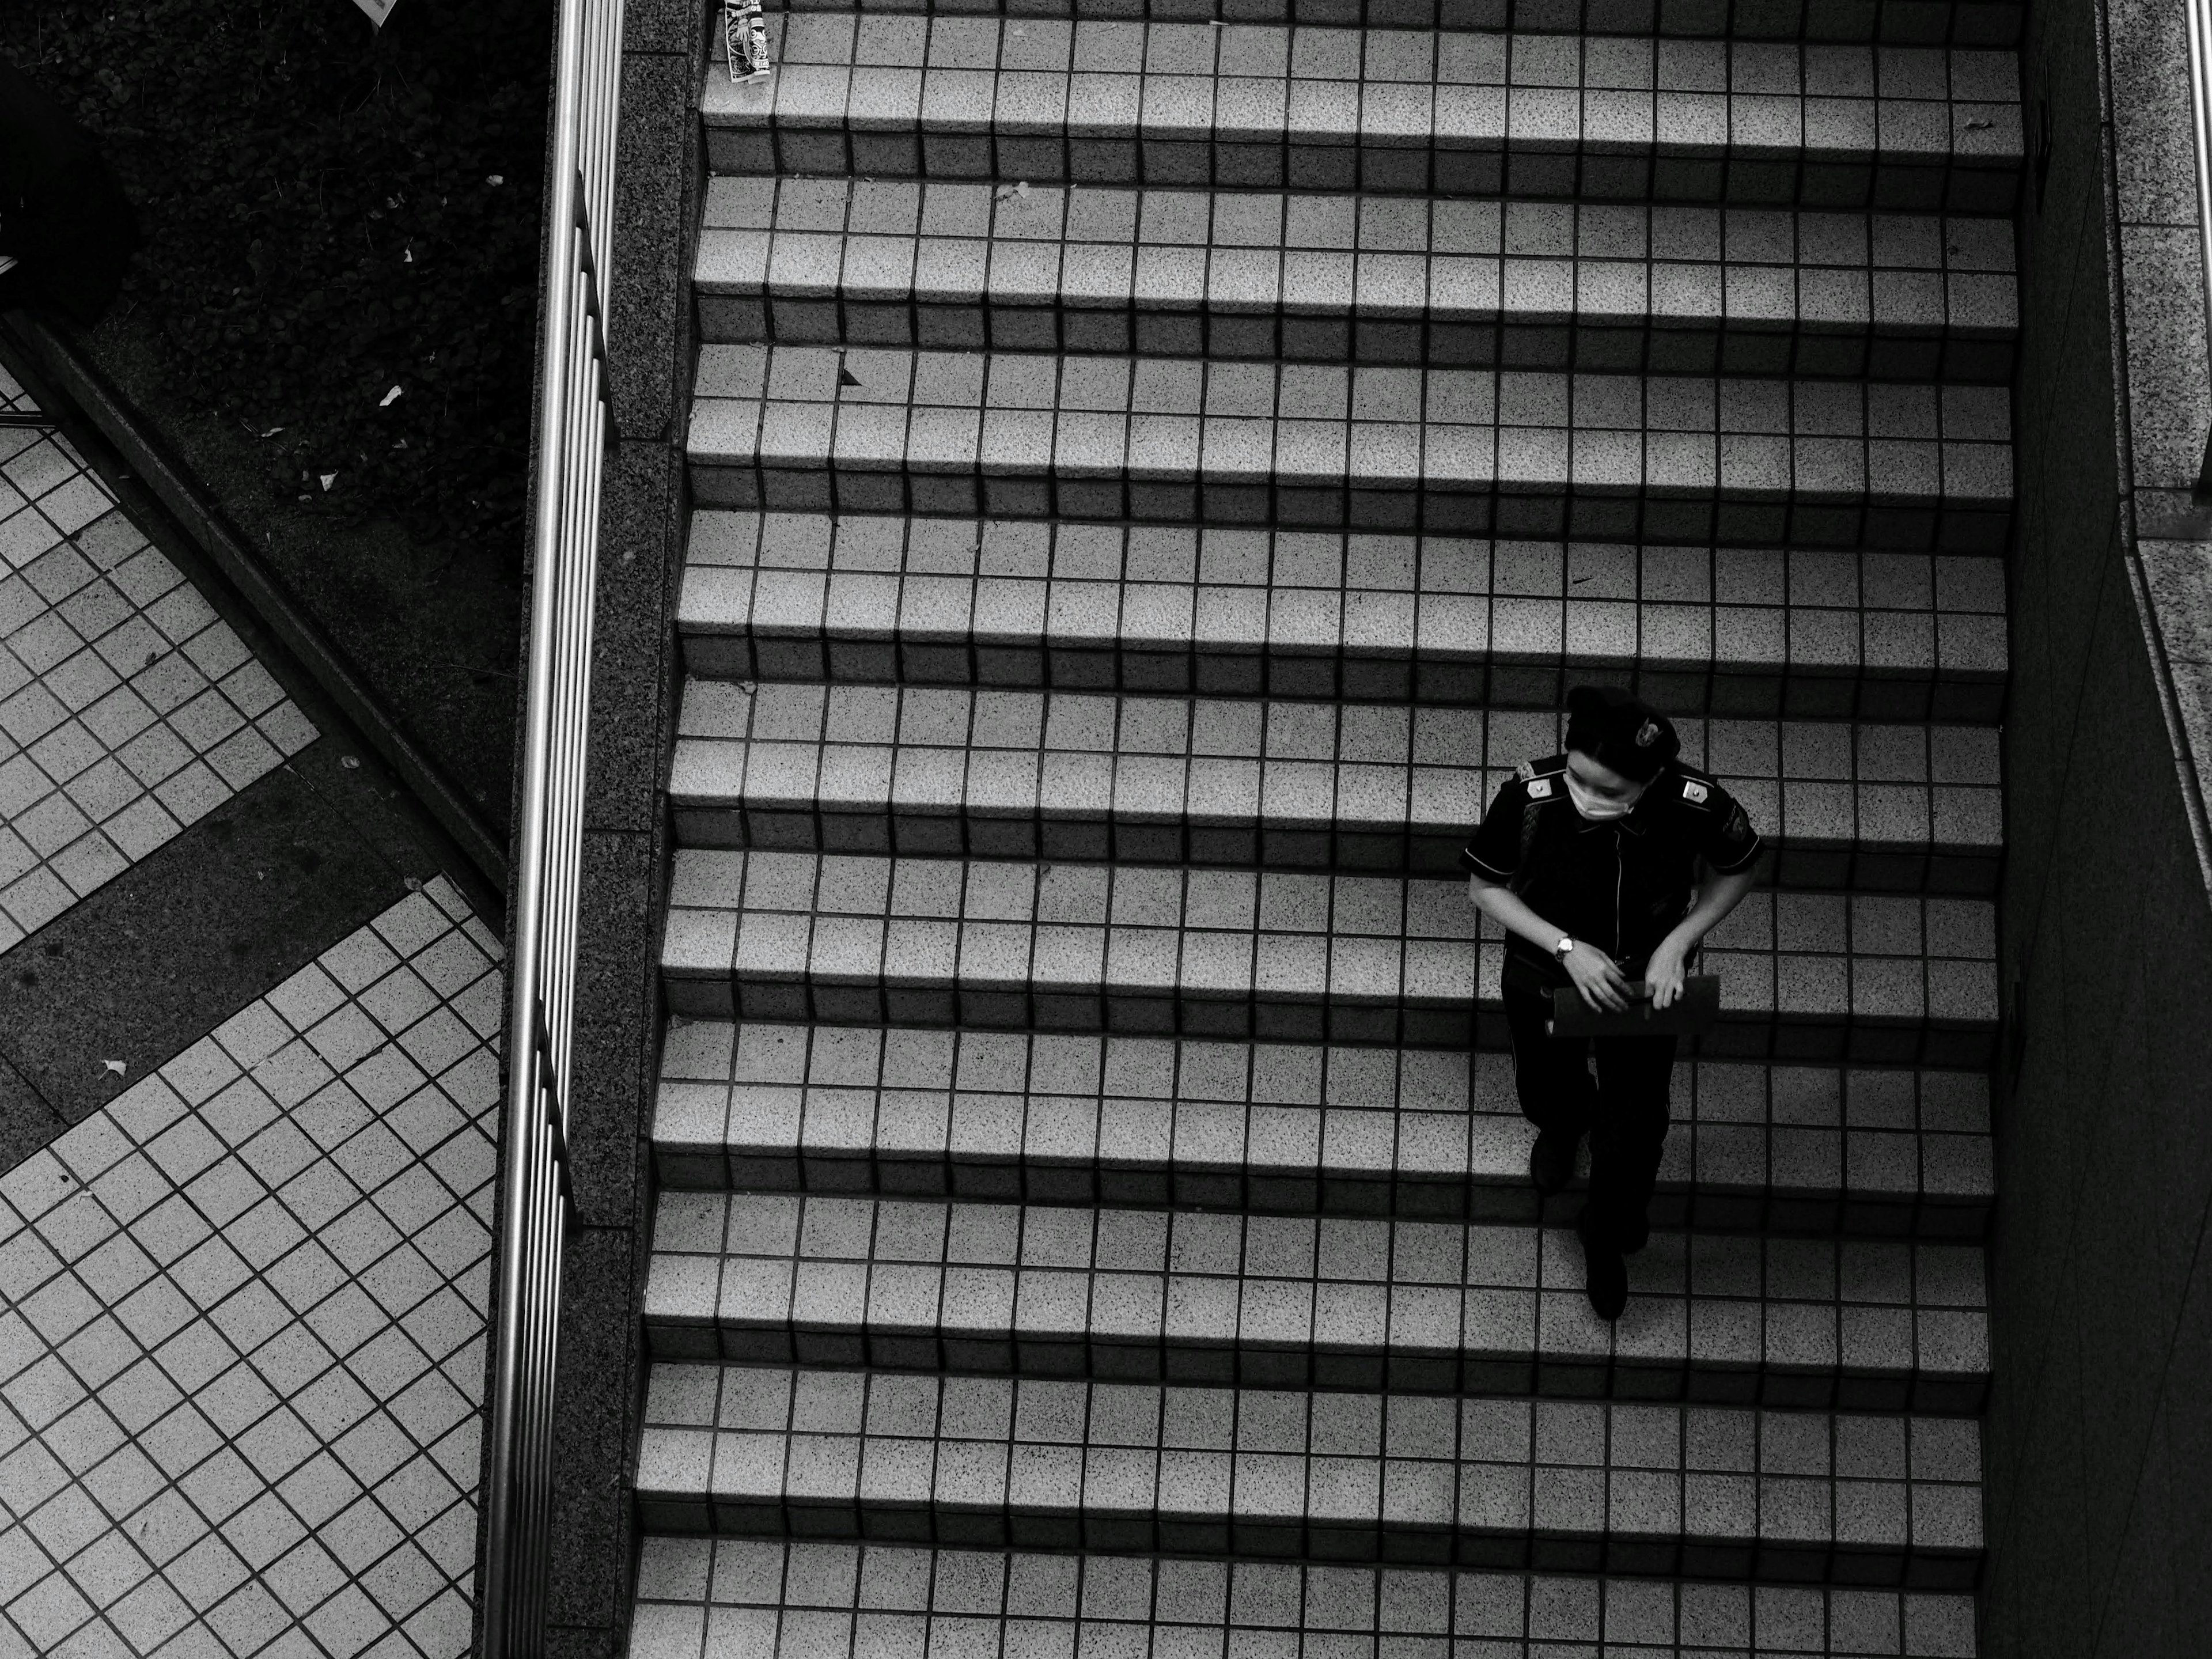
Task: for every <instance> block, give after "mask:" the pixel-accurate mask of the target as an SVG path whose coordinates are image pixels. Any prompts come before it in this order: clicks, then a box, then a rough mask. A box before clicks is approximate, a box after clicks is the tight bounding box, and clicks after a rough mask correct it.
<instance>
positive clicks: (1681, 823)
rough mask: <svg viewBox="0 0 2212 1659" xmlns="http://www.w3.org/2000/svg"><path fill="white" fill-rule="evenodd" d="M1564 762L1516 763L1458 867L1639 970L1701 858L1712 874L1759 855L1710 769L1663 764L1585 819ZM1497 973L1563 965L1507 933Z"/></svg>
mask: <svg viewBox="0 0 2212 1659" xmlns="http://www.w3.org/2000/svg"><path fill="white" fill-rule="evenodd" d="M1566 770H1567V757H1565V755H1554V756H1553V757H1550V758H1549V759H1548V760H1541V761H1531V762H1528V763H1525V764H1523V765H1522V767H1521V769H1519V770H1518V771H1517V772H1516V773H1515V774H1514V775H1513V777H1512V778H1511V779H1510V781H1508V782H1507V783H1506V785H1505V787H1504V788H1502V789H1500V790H1499V791H1498V799H1495V800H1493V801H1492V802H1491V804H1490V811H1488V812H1486V813H1485V814H1484V815H1483V819H1482V824H1481V827H1480V829H1477V830H1476V831H1475V832H1474V840H1473V841H1472V842H1469V843H1468V848H1467V850H1466V851H1465V852H1463V853H1462V854H1460V862H1461V863H1462V864H1463V865H1465V866H1467V867H1468V869H1469V870H1470V871H1473V872H1474V873H1475V874H1477V875H1480V876H1481V877H1482V878H1484V879H1485V880H1486V881H1494V882H1500V883H1503V884H1505V885H1506V886H1507V887H1509V888H1510V889H1511V890H1513V892H1514V893H1516V895H1518V896H1519V897H1520V898H1521V900H1522V902H1523V903H1525V904H1527V905H1528V908H1530V909H1532V910H1534V912H1535V913H1536V914H1537V915H1540V916H1541V917H1543V918H1544V920H1545V921H1548V922H1551V923H1553V924H1554V925H1555V926H1557V927H1558V928H1559V931H1560V933H1571V934H1572V935H1573V936H1574V937H1575V938H1577V939H1583V940H1586V941H1587V942H1588V943H1589V944H1592V945H1596V946H1597V947H1598V948H1599V949H1600V950H1601V951H1605V952H1606V953H1607V955H1609V956H1611V957H1613V960H1614V961H1616V962H1618V963H1620V965H1621V968H1622V969H1623V970H1624V971H1625V972H1626V973H1627V975H1629V977H1630V978H1632V979H1634V978H1637V977H1638V976H1640V975H1641V973H1642V969H1643V966H1644V959H1645V958H1646V957H1649V956H1650V954H1651V952H1652V951H1653V950H1654V949H1656V947H1657V945H1658V944H1659V941H1660V940H1662V939H1664V938H1666V937H1667V935H1668V933H1671V932H1672V931H1673V930H1674V924H1675V923H1676V922H1678V921H1681V919H1682V917H1683V915H1685V914H1686V912H1687V911H1688V909H1689V908H1690V902H1691V897H1692V893H1693V892H1694V890H1695V889H1696V886H1697V882H1698V860H1699V859H1703V860H1705V862H1706V863H1708V864H1710V865H1711V866H1712V867H1713V869H1714V870H1715V871H1717V872H1719V873H1720V874H1722V875H1733V874H1735V872H1738V871H1741V870H1747V869H1748V868H1750V867H1751V865H1752V863H1753V860H1756V859H1757V858H1758V857H1759V853H1760V851H1761V850H1762V847H1763V843H1762V842H1760V840H1759V832H1758V831H1757V830H1756V829H1753V828H1752V827H1751V820H1750V819H1749V818H1747V817H1745V816H1744V811H1743V808H1742V807H1741V806H1740V805H1737V803H1736V800H1735V797H1734V796H1733V795H1731V794H1729V792H1728V791H1727V790H1725V789H1723V788H1722V787H1721V786H1720V785H1719V784H1718V783H1717V782H1715V781H1713V778H1712V776H1711V774H1710V773H1705V772H1700V771H1699V770H1698V769H1697V768H1695V767H1693V766H1686V765H1684V764H1683V763H1681V762H1680V761H1671V762H1669V763H1668V764H1667V766H1666V767H1665V768H1664V769H1662V771H1661V772H1660V774H1659V775H1658V776H1656V777H1655V778H1654V779H1652V780H1651V783H1650V787H1648V788H1646V789H1645V790H1644V793H1643V795H1642V797H1641V798H1640V799H1638V801H1637V803H1636V806H1635V809H1634V810H1633V811H1631V812H1630V813H1629V814H1628V815H1627V816H1626V817H1620V818H1613V819H1609V820H1607V821H1604V822H1601V823H1594V822H1592V821H1591V820H1589V819H1587V818H1585V817H1583V815H1582V814H1581V813H1579V812H1577V811H1575V804H1574V802H1573V801H1572V800H1571V799H1569V798H1568V795H1567V781H1566ZM1506 952H1507V957H1508V964H1509V968H1510V966H1511V964H1513V963H1520V964H1521V965H1522V969H1523V972H1522V974H1520V975H1516V978H1522V979H1525V977H1526V970H1527V969H1537V970H1538V971H1539V973H1540V975H1541V979H1542V980H1543V981H1544V982H1545V983H1547V984H1552V983H1565V980H1566V970H1565V969H1563V968H1561V967H1560V966H1559V962H1558V959H1557V958H1556V957H1553V956H1552V955H1550V954H1549V953H1548V952H1547V951H1544V950H1542V949H1541V948H1540V947H1539V946H1536V945H1530V944H1528V942H1527V941H1526V940H1524V939H1521V938H1519V937H1517V936H1515V935H1509V936H1508V943H1507V945H1506Z"/></svg>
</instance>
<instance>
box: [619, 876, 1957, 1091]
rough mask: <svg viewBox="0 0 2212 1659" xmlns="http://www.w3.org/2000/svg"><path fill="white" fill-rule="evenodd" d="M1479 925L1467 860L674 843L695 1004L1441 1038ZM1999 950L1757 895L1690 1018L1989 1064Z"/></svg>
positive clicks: (805, 1014)
mask: <svg viewBox="0 0 2212 1659" xmlns="http://www.w3.org/2000/svg"><path fill="white" fill-rule="evenodd" d="M1475 934H1476V930H1475V921H1474V913H1473V911H1472V909H1471V908H1470V907H1469V906H1468V902H1467V894H1466V890H1465V886H1464V884H1462V883H1460V882H1447V881H1437V880H1429V879H1422V878H1415V879H1412V880H1400V879H1398V878H1392V877H1379V876H1347V875H1334V876H1332V875H1322V874H1313V875H1305V874H1291V873H1287V872H1277V871H1258V872H1255V871H1249V870H1205V869H1188V870H1186V869H1180V868H1172V867H1171V868H1164V869H1162V868H1152V867H1146V866H1133V865H1118V866H1113V865H1079V864H1045V865H1036V864H1031V863H1027V862H1022V861H1015V860H1008V861H995V860H968V861H961V860H947V859H889V858H879V857H870V856H866V855H861V854H805V853H773V852H753V853H744V852H715V851H709V850H706V849H702V848H684V849H680V850H679V851H678V853H677V854H676V859H675V871H674V875H673V878H672V879H671V885H670V891H669V910H668V920H667V927H666V931H665V936H664V940H663V945H662V953H661V969H662V978H663V981H664V984H665V989H666V993H667V997H668V1006H669V1007H670V1009H671V1012H676V1013H679V1014H684V1015H690V1016H696V1017H699V1018H732V1017H733V1016H741V1017H743V1018H748V1019H792V1018H811V1019H822V1020H827V1021H829V1022H832V1023H836V1024H881V1023H883V1022H884V1021H885V1020H886V1019H888V1020H890V1022H891V1023H893V1024H938V1025H949V1024H963V1025H983V1026H1000V1027H1005V1026H1030V1025H1036V1026H1039V1027H1042V1028H1043V1029H1047V1030H1054V1029H1057V1030H1116V1031H1128V1032H1135V1033H1146V1034H1156V1035H1165V1034H1170V1033H1174V1032H1178V1031H1179V1032H1180V1033H1181V1034H1182V1035H1185V1036H1231V1037H1237V1036H1261V1037H1277V1038H1287V1039H1290V1040H1292V1041H1309V1042H1310V1041H1316V1040H1321V1039H1324V1038H1326V1039H1327V1040H1329V1041H1334V1042H1407V1043H1413V1044H1416V1045H1423V1046H1431V1045H1443V1046H1447V1047H1455V1046H1461V1045H1464V1044H1466V1043H1468V1042H1469V1040H1470V1038H1471V1037H1472V1036H1474V1006H1475V1004H1476V1002H1477V1000H1480V1003H1481V1005H1482V1006H1483V1008H1484V1009H1485V1010H1486V1011H1489V1010H1494V1009H1496V1008H1498V1006H1500V1005H1499V1003H1498V973H1499V970H1500V969H1501V967H1502V965H1503V960H1504V946H1503V945H1502V943H1491V942H1487V941H1486V942H1485V943H1483V944H1482V945H1480V948H1478V945H1477V943H1476V937H1475ZM1498 937H1499V938H1500V939H1502V935H1499V936H1498ZM1995 956H1996V916H1995V913H1994V911H1993V910H1992V908H1991V907H1990V904H1989V903H1988V902H1986V901H1984V900H1979V899H1942V898H1921V897H1916V896H1901V895H1900V896H1884V895H1869V894H1862V895H1855V896H1844V895H1842V894H1830V893H1792V892H1783V893H1754V894H1753V895H1752V896H1750V897H1748V898H1747V899H1746V900H1745V901H1744V902H1743V904H1742V905H1741V907H1740V908H1738V909H1737V910H1736V912H1735V914H1734V915H1731V916H1730V917H1729V919H1728V920H1727V921H1725V922H1723V924H1722V925H1721V926H1720V927H1717V928H1715V929H1714V930H1713V931H1712V933H1711V934H1709V935H1708V936H1707V944H1706V948H1705V952H1704V954H1703V957H1702V960H1703V963H1704V964H1705V971H1706V972H1709V973H1712V974H1716V975H1718V976H1719V977H1720V979H1721V981H1722V998H1721V1000H1722V1006H1723V1010H1724V1011H1725V1012H1724V1013H1723V1024H1722V1026H1721V1027H1720V1028H1719V1029H1718V1030H1717V1031H1716V1033H1715V1034H1714V1035H1713V1036H1709V1037H1707V1038H1705V1039H1704V1040H1703V1041H1704V1042H1705V1044H1706V1045H1707V1049H1708V1052H1721V1053H1727V1052H1736V1053H1742V1052H1747V1051H1749V1052H1755V1053H1765V1052H1767V1051H1768V1050H1769V1048H1770V1045H1772V1044H1779V1045H1781V1051H1782V1052H1783V1053H1784V1054H1790V1053H1792V1052H1795V1053H1797V1054H1805V1055H1808V1056H1811V1055H1816V1054H1841V1053H1844V1052H1851V1053H1853V1054H1856V1055H1857V1056H1858V1057H1862V1058H1867V1059H1880V1060H1889V1061H1892V1062H1895V1063H1912V1062H1916V1061H1924V1062H1928V1063H1934V1064H1948V1065H1973V1064H1982V1063H1986V1060H1987V1055H1988V1051H1989V1045H1990V1041H1991V1039H1992V1036H1993V1035H1994V1031H1995V1028H1996V963H1995ZM1735 1045H1742V1046H1735ZM1847 1045H1848V1048H1847Z"/></svg>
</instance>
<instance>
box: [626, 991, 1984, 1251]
mask: <svg viewBox="0 0 2212 1659" xmlns="http://www.w3.org/2000/svg"><path fill="white" fill-rule="evenodd" d="M1672 1098H1673V1107H1674V1125H1673V1129H1672V1132H1671V1133H1669V1135H1668V1139H1667V1146H1666V1151H1665V1154H1664V1157H1663V1158H1662V1163H1661V1164H1660V1168H1659V1185H1658V1191H1657V1194H1656V1197H1655V1198H1654V1200H1653V1203H1652V1207H1651V1216H1652V1219H1653V1221H1654V1222H1655V1223H1656V1225H1658V1226H1660V1227H1661V1228H1662V1229H1676V1230H1680V1229H1684V1228H1689V1227H1694V1228H1697V1229H1698V1230H1699V1231H1705V1232H1731V1231H1733V1232H1745V1231H1762V1230H1763V1231H1772V1232H1777V1233H1787V1234H1795V1235H1797V1236H1801V1237H1819V1236H1826V1235H1830V1234H1836V1233H1843V1234H1848V1235H1852V1236H1857V1237H1889V1238H1898V1237H1922V1238H1930V1239H1961V1238H1977V1237H1980V1236H1981V1232H1982V1230H1983V1228H1984V1225H1986V1222H1987V1218H1988V1213H1989V1206H1990V1197H1991V1194H1992V1191H1993V1186H1992V1181H1991V1157H1990V1098H1989V1079H1987V1077H1986V1076H1984V1075H1983V1074H1982V1073H1975V1072H1963V1071H1938V1070H1911V1069H1907V1068H1902V1067H1895V1066H1858V1067H1844V1066H1814V1065H1778V1064H1771V1063H1767V1062H1761V1061H1750V1060H1690V1059H1683V1060H1678V1061H1677V1062H1676V1065H1675V1069H1674V1089H1673V1096H1672ZM1533 1139H1534V1129H1533V1128H1532V1127H1530V1126H1529V1124H1528V1120H1527V1119H1526V1118H1524V1117H1523V1116H1522V1115H1521V1108H1520V1103H1519V1099H1518V1097H1517V1096H1516V1093H1515V1091H1514V1088H1513V1078H1512V1061H1511V1059H1510V1056H1509V1055H1507V1054H1502V1053H1497V1052H1480V1053H1466V1052H1453V1051H1449V1050H1443V1049H1421V1048H1410V1049H1393V1048H1374V1047H1364V1048H1324V1047H1322V1046H1320V1045H1316V1044H1299V1043H1251V1042H1212V1041H1203V1040H1198V1039H1181V1038H1164V1037H1140V1036H1097V1035H1083V1034H1069V1033H1060V1034H1053V1035H1038V1034H1034V1033H1029V1032H1009V1031H981V1030H960V1031H948V1030H927V1029H922V1028H918V1027H912V1026H893V1027H888V1028H885V1027H873V1028H871V1027H866V1026H806V1025H794V1024H778V1023H775V1022H770V1021H748V1022H745V1023H744V1024H732V1023H730V1022H727V1021H719V1020H686V1019H683V1018H677V1019H674V1020H672V1021H671V1023H670V1025H669V1028H668V1031H667V1034H666V1036H665V1042H664V1045H663V1048H662V1052H661V1062H660V1080H659V1091H658V1096H657V1099H656V1103H655V1109H654V1115H653V1133H652V1152H653V1167H654V1171H655V1174H656V1176H658V1178H659V1182H660V1184H661V1186H662V1188H664V1189H666V1190H671V1191H686V1190H696V1191H714V1190H726V1189H750V1190H754V1191H785V1192H806V1193H820V1194H832V1195H839V1194H842V1195H852V1194H880V1195H883V1196H885V1197H893V1198H897V1197H956V1198H961V1199H969V1200H984V1201H990V1202H995V1203H1024V1202H1026V1203H1044V1204H1091V1205H1098V1204H1106V1205H1133V1206H1154V1207H1165V1206H1173V1207H1176V1208H1178V1209H1181V1208H1193V1209H1211V1210H1218V1211H1244V1212H1254V1213H1257V1214H1267V1215H1316V1214H1319V1215H1350V1216H1398V1217H1401V1218H1412V1219H1423V1220H1468V1221H1479V1222H1520V1223H1532V1224H1533V1223H1535V1222H1537V1221H1539V1220H1542V1221H1546V1222H1547V1223H1550V1224H1553V1225H1557V1224H1559V1223H1561V1222H1564V1221H1565V1220H1568V1219H1571V1217H1572V1215H1573V1213H1574V1212H1575V1210H1576V1209H1577V1207H1578V1206H1579V1205H1580V1204H1581V1202H1582V1194H1581V1190H1580V1184H1579V1182H1577V1185H1576V1186H1574V1187H1571V1188H1569V1189H1568V1191H1567V1192H1565V1193H1564V1194H1560V1195H1559V1196H1558V1197H1556V1198H1554V1199H1553V1200H1549V1201H1548V1202H1546V1201H1544V1200H1540V1199H1539V1198H1538V1196H1537V1194H1536V1192H1535V1189H1534V1188H1532V1187H1531V1186H1530V1185H1529V1184H1528V1149H1529V1146H1530V1143H1531V1141H1532V1140H1533Z"/></svg>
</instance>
